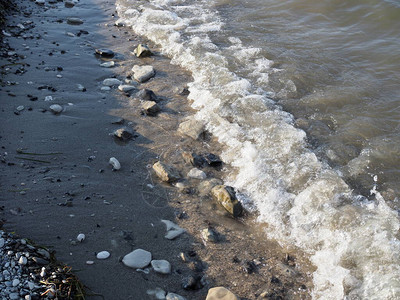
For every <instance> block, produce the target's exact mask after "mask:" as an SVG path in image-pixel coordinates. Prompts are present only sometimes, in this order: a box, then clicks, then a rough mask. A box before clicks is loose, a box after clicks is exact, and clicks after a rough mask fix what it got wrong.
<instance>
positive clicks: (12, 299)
mask: <svg viewBox="0 0 400 300" xmlns="http://www.w3.org/2000/svg"><path fill="white" fill-rule="evenodd" d="M37 1H38V0H37ZM36 3H37V2H36ZM38 4H39V3H38ZM8 297H9V298H10V300H18V299H19V294H18V293H10V294H9V295H8Z"/></svg>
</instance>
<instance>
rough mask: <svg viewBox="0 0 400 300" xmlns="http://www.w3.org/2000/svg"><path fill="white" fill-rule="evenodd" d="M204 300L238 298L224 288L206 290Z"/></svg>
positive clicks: (235, 299) (234, 299) (232, 299)
mask: <svg viewBox="0 0 400 300" xmlns="http://www.w3.org/2000/svg"><path fill="white" fill-rule="evenodd" d="M206 300H239V298H238V297H236V295H235V294H234V293H232V292H231V291H229V290H228V289H226V288H224V287H214V288H211V289H209V290H208V293H207V298H206Z"/></svg>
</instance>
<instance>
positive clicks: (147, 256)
mask: <svg viewBox="0 0 400 300" xmlns="http://www.w3.org/2000/svg"><path fill="white" fill-rule="evenodd" d="M150 262H151V253H150V252H149V251H146V250H143V249H136V250H134V251H132V252H130V253H128V254H127V255H125V256H124V258H123V259H122V263H123V264H124V265H125V266H127V267H130V268H134V269H142V268H144V267H147V266H148V265H149V264H150Z"/></svg>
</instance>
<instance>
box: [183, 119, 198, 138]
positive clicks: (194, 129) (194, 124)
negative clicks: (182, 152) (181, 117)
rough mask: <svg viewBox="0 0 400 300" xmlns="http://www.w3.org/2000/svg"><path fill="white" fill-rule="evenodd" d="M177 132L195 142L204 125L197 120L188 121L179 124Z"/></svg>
mask: <svg viewBox="0 0 400 300" xmlns="http://www.w3.org/2000/svg"><path fill="white" fill-rule="evenodd" d="M178 132H179V133H180V134H182V135H187V136H189V137H191V138H192V139H194V140H197V139H198V138H199V136H200V135H201V134H202V133H203V132H204V125H203V124H202V123H201V122H199V121H197V120H194V119H189V120H186V121H184V122H182V123H181V124H179V127H178Z"/></svg>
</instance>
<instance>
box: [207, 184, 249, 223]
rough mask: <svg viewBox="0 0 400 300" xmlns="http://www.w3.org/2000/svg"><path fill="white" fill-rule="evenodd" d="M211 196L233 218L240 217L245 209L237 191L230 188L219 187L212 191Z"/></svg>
mask: <svg viewBox="0 0 400 300" xmlns="http://www.w3.org/2000/svg"><path fill="white" fill-rule="evenodd" d="M211 194H212V196H213V198H214V200H216V201H217V202H218V203H220V204H221V205H222V206H223V207H224V208H225V209H226V210H227V211H228V212H229V213H230V214H231V215H232V216H233V217H239V216H240V215H241V214H242V212H243V208H242V205H241V204H240V202H239V201H238V199H237V198H236V195H235V191H234V189H233V188H232V187H230V186H225V185H217V186H215V187H213V189H212V190H211Z"/></svg>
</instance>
